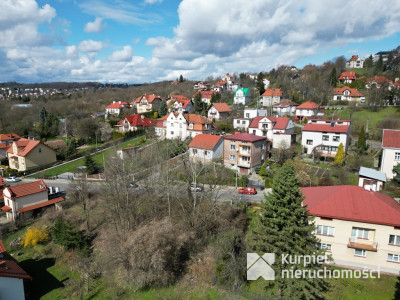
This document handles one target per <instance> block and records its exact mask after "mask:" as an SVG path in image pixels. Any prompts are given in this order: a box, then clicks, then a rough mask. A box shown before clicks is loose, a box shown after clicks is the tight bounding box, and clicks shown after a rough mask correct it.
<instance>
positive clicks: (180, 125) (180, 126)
mask: <svg viewBox="0 0 400 300" xmlns="http://www.w3.org/2000/svg"><path fill="white" fill-rule="evenodd" d="M190 125H192V124H190ZM192 127H193V126H192ZM179 128H182V123H181V124H179Z"/></svg>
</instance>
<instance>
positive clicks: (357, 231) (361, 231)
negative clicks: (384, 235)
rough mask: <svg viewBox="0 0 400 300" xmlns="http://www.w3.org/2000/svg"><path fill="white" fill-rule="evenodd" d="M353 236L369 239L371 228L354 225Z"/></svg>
mask: <svg viewBox="0 0 400 300" xmlns="http://www.w3.org/2000/svg"><path fill="white" fill-rule="evenodd" d="M351 236H355V237H357V238H358V239H367V240H368V237H369V230H368V229H365V228H358V227H353V230H352V231H351Z"/></svg>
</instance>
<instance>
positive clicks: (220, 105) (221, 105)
mask: <svg viewBox="0 0 400 300" xmlns="http://www.w3.org/2000/svg"><path fill="white" fill-rule="evenodd" d="M212 106H214V107H215V109H216V110H217V111H218V112H220V113H221V112H231V111H232V110H231V109H230V108H229V105H228V104H226V103H225V102H222V103H213V104H212Z"/></svg>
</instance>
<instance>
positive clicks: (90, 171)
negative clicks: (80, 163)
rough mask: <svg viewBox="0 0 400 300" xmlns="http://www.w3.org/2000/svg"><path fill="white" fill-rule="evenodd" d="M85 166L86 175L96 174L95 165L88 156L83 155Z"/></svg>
mask: <svg viewBox="0 0 400 300" xmlns="http://www.w3.org/2000/svg"><path fill="white" fill-rule="evenodd" d="M85 166H86V172H87V173H88V174H94V173H95V172H96V163H95V162H94V160H93V157H92V156H90V154H86V155H85Z"/></svg>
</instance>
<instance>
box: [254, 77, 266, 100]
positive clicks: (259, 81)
mask: <svg viewBox="0 0 400 300" xmlns="http://www.w3.org/2000/svg"><path fill="white" fill-rule="evenodd" d="M263 79H264V74H263V73H262V72H260V73H258V75H257V89H258V91H259V92H260V95H262V94H264V92H265V88H264V81H263ZM256 96H259V95H256Z"/></svg>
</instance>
